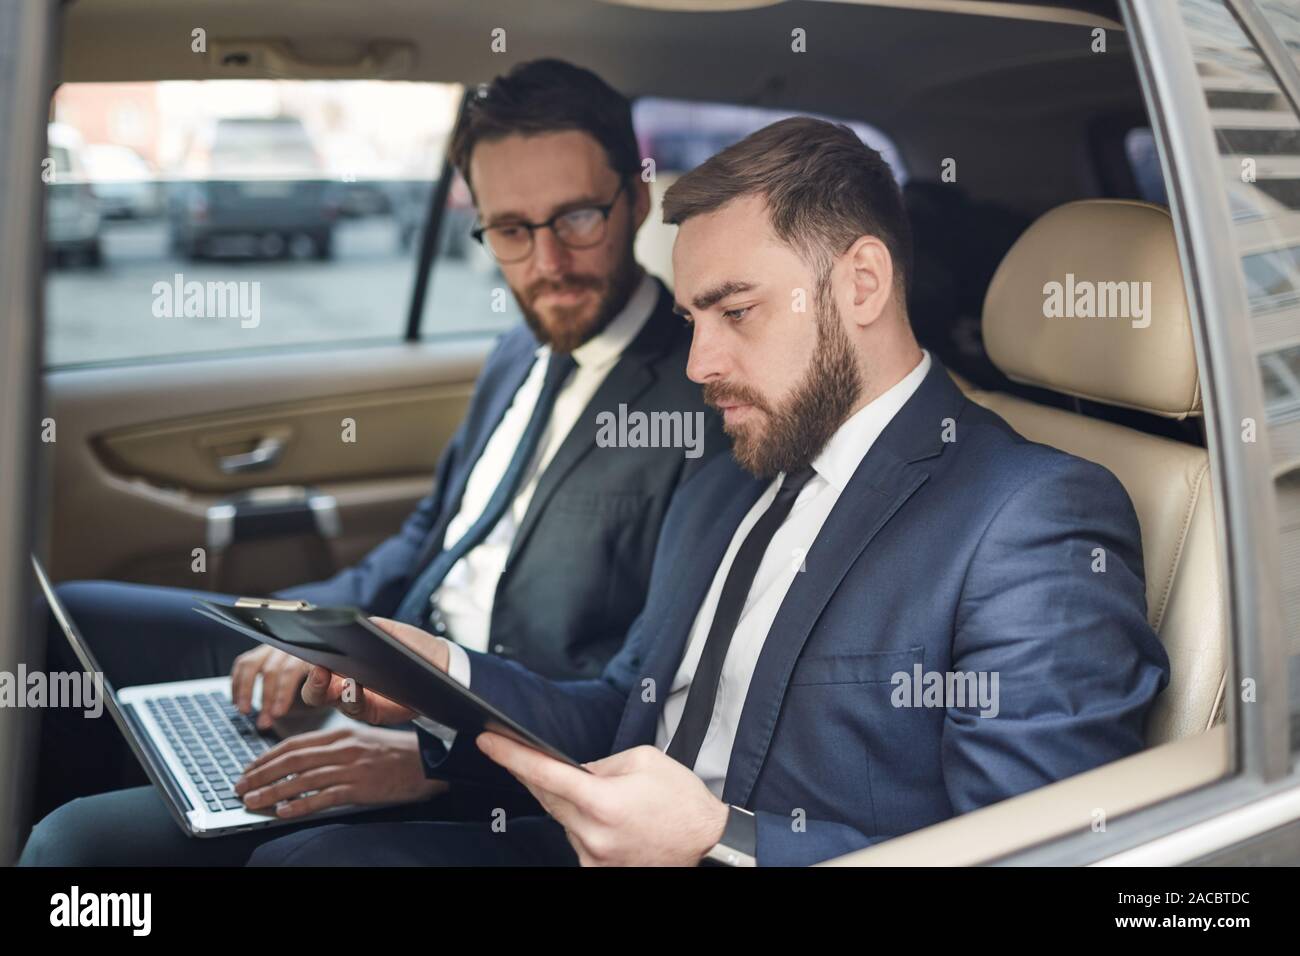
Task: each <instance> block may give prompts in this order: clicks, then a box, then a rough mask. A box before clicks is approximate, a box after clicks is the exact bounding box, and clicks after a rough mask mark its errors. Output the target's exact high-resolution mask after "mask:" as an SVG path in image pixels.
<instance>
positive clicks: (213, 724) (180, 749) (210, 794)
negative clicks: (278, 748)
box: [145, 691, 277, 812]
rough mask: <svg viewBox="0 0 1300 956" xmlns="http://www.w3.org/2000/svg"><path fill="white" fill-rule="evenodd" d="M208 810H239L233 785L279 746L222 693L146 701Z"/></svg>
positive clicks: (254, 716) (251, 715)
mask: <svg viewBox="0 0 1300 956" xmlns="http://www.w3.org/2000/svg"><path fill="white" fill-rule="evenodd" d="M145 704H146V705H147V706H148V708H149V713H151V714H152V715H153V718H154V720H156V721H157V722H158V725H159V726H160V727H162V730H163V735H164V736H166V738H167V742H168V743H169V744H171V748H172V750H173V751H175V753H176V755H177V756H178V757H179V758H180V761H181V765H182V766H183V767H184V768H185V773H187V774H188V775H189V778H190V781H191V782H192V783H193V784H194V786H195V787H196V788H197V789H198V791H199V793H200V794H201V795H202V797H203V801H204V803H206V804H207V807H208V809H209V810H211V811H213V812H220V811H222V810H237V809H239V808H241V807H243V805H244V802H243V801H242V800H240V799H239V798H238V797H237V796H235V786H234V785H235V781H236V780H238V779H239V775H240V774H241V773H242V772H243V770H244V768H245V767H247V766H248V765H249V763H251V762H252V760H253V758H254V757H256V756H257V755H258V754H260V753H263V752H265V751H267V750H270V749H271V748H272V747H274V746H275V744H276V743H277V741H276V740H275V739H274V738H272V737H268V736H265V735H264V734H262V733H261V731H259V730H258V729H257V725H256V723H255V721H256V720H257V712H256V711H254V712H253V713H251V714H247V715H245V714H241V713H240V712H239V711H238V710H237V709H236V708H235V705H234V704H233V703H232V702H231V700H230V698H229V697H227V696H225V695H224V694H222V693H221V692H220V691H213V692H211V693H201V694H178V695H176V696H175V697H156V698H153V699H152V700H148V701H145Z"/></svg>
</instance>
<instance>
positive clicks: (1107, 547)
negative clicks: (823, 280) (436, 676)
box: [420, 362, 1169, 865]
mask: <svg viewBox="0 0 1300 956" xmlns="http://www.w3.org/2000/svg"><path fill="white" fill-rule="evenodd" d="M948 425H950V426H951V427H950V428H949V429H948V434H946V435H945V426H948ZM945 438H950V439H953V440H950V441H946V440H945ZM767 486H768V482H766V481H758V480H755V479H753V478H752V477H750V476H749V475H747V474H746V473H745V472H743V471H742V470H741V469H740V468H739V467H738V466H737V465H736V464H735V463H734V461H733V460H732V458H731V456H730V455H728V456H725V457H721V456H720V457H718V458H716V459H714V460H713V461H712V462H710V463H709V465H708V466H707V467H706V468H705V469H704V470H702V471H701V472H700V473H699V474H698V475H697V476H695V477H694V478H693V479H692V480H691V481H690V482H689V484H687V485H685V486H684V487H683V488H682V489H681V491H680V492H679V493H678V495H677V498H676V499H675V500H674V501H673V505H672V508H671V510H670V511H669V514H668V517H667V519H666V521H665V524H664V528H663V533H662V536H661V538H660V542H659V548H658V552H657V554H656V556H655V563H654V572H653V576H652V579H651V584H650V593H649V596H648V598H647V601H646V606H645V609H644V610H643V612H642V613H641V615H640V617H639V618H638V619H637V621H636V623H635V624H634V625H633V627H632V629H631V631H630V633H629V634H628V637H627V642H626V644H625V646H624V648H623V650H622V651H621V652H620V653H619V654H618V656H616V657H615V658H614V659H613V660H612V661H611V662H610V664H609V666H608V667H607V668H606V670H605V672H604V674H603V675H602V676H601V677H600V678H599V679H597V680H585V681H568V682H556V681H551V680H547V679H545V678H543V677H541V676H538V675H536V674H533V673H530V672H529V671H528V670H526V669H524V668H522V667H519V666H517V665H515V664H513V663H511V662H509V661H503V660H500V659H492V658H488V657H484V656H482V655H476V654H471V655H470V656H471V659H472V669H471V687H472V688H473V689H474V691H475V692H477V693H478V694H480V695H482V696H483V697H485V698H486V699H487V700H489V701H491V702H493V703H494V704H496V705H497V706H498V707H500V708H501V709H503V710H504V711H506V712H507V713H509V714H510V715H511V716H513V717H515V718H516V719H517V720H519V721H520V722H521V723H523V724H524V725H525V726H527V727H529V728H531V729H533V730H534V731H536V732H537V733H538V734H540V735H541V736H542V737H543V738H545V739H547V740H549V741H550V742H552V743H554V744H555V745H556V746H558V747H559V748H560V749H562V750H564V751H565V752H567V753H568V754H569V755H570V756H572V757H574V758H575V759H577V760H579V761H589V760H595V759H598V758H601V757H604V756H607V755H609V754H611V753H616V752H619V751H622V750H625V749H628V748H630V747H635V746H637V745H641V744H653V743H654V741H655V731H656V725H657V722H658V718H659V714H660V710H661V707H662V704H663V700H664V698H665V697H666V695H667V689H668V688H669V686H670V685H671V682H672V678H673V676H674V674H675V673H676V671H677V669H678V666H679V664H680V662H681V660H682V656H683V653H684V649H685V645H686V641H687V637H688V635H689V633H690V630H691V627H692V623H693V621H694V620H695V616H696V613H697V611H698V609H699V607H700V604H701V602H702V601H703V599H704V596H705V594H706V592H707V590H708V588H709V585H710V582H711V581H712V580H713V577H714V574H715V572H716V570H717V568H718V565H719V564H720V562H721V560H722V557H723V554H724V552H725V551H726V549H727V545H728V543H729V542H730V541H731V539H732V536H733V535H734V533H735V530H736V527H737V526H738V525H739V523H740V521H741V519H742V518H743V517H744V516H745V514H746V512H748V511H749V509H750V507H751V506H752V505H753V503H754V502H755V501H756V500H757V499H758V497H759V496H760V495H761V494H762V492H763V490H764V488H766V487H767ZM1099 548H1100V549H1103V551H1104V554H1105V565H1104V567H1105V570H1104V571H1101V570H1095V569H1096V568H1099V567H1100V563H1099V562H1098V561H1097V554H1098V552H1097V551H1096V549H1099ZM805 567H806V570H804V571H803V572H802V573H800V574H797V575H796V576H795V580H794V583H793V584H792V585H791V587H790V589H789V591H788V593H787V594H786V596H785V599H784V602H783V603H782V605H781V607H780V610H779V612H778V614H777V617H776V619H775V621H774V623H773V625H772V628H771V630H770V632H769V633H768V636H767V640H766V642H765V644H764V646H763V650H762V653H761V655H760V657H759V660H758V664H757V667H756V669H755V671H754V675H753V680H752V682H751V684H750V686H749V693H748V696H747V697H746V700H745V704H744V709H743V712H742V715H741V719H740V724H739V727H738V730H737V733H736V738H735V744H734V747H733V748H732V752H731V760H730V764H729V767H728V772H727V778H726V783H725V788H724V793H723V799H724V800H726V801H727V802H728V803H733V804H736V805H739V806H744V807H746V808H748V809H751V810H753V811H755V812H756V814H757V817H758V823H757V827H758V862H759V864H760V865H770V864H776V865H786V864H806V863H812V862H815V861H819V860H825V859H828V858H831V857H835V856H838V855H840V854H843V853H846V852H848V851H851V850H855V849H858V848H860V847H865V846H868V845H870V844H873V843H876V842H878V841H881V840H885V839H888V838H889V837H893V836H897V835H899V834H903V833H906V832H908V831H910V830H915V829H918V828H920V827H924V826H927V825H930V824H933V823H937V822H939V821H941V820H944V819H946V818H948V817H951V816H953V815H954V814H959V813H964V812H966V811H969V810H974V809H976V808H977V807H983V806H986V805H988V804H991V803H996V802H997V801H999V800H1003V799H1005V798H1007V797H1010V796H1013V795H1015V794H1019V793H1023V792H1025V791H1027V790H1032V789H1034V788H1035V787H1040V786H1043V785H1044V784H1047V783H1051V782H1053V781H1055V780H1060V779H1062V778H1064V777H1069V776H1071V775H1073V774H1077V773H1080V772H1082V771H1085V770H1088V769H1090V768H1093V767H1096V766H1099V765H1101V764H1105V763H1107V762H1109V761H1113V760H1117V759H1119V758H1121V757H1124V756H1127V755H1129V754H1132V753H1134V752H1136V751H1138V750H1139V749H1141V748H1142V747H1143V745H1144V739H1143V730H1144V724H1145V721H1146V717H1147V713H1148V711H1149V710H1150V708H1151V704H1152V702H1153V700H1154V699H1155V698H1156V695H1157V694H1159V693H1160V691H1161V690H1162V689H1163V688H1164V686H1165V685H1166V684H1167V682H1168V676H1169V663H1168V658H1167V656H1166V654H1165V652H1164V649H1163V648H1162V647H1161V645H1160V642H1159V640H1158V638H1157V637H1156V635H1155V633H1154V632H1153V631H1152V629H1151V627H1150V626H1149V625H1148V623H1147V617H1146V598H1145V588H1144V582H1143V566H1142V553H1141V543H1140V536H1139V530H1138V522H1137V517H1136V515H1135V513H1134V510H1133V506H1132V503H1131V502H1130V501H1129V498H1128V495H1127V494H1126V493H1125V491H1124V489H1123V487H1122V486H1121V485H1120V483H1119V481H1118V480H1117V479H1116V478H1115V477H1114V476H1113V475H1112V474H1111V473H1110V472H1109V471H1107V470H1106V469H1104V468H1102V467H1100V466H1098V465H1096V464H1093V463H1090V462H1087V461H1084V460H1082V459H1079V458H1075V457H1073V456H1071V455H1067V454H1065V453H1063V452H1060V451H1057V450H1055V449H1052V448H1049V447H1047V446H1045V445H1039V444H1034V443H1031V442H1029V441H1027V440H1025V439H1024V438H1022V437H1020V436H1019V435H1017V434H1016V433H1015V432H1014V431H1013V430H1012V429H1011V427H1010V426H1009V425H1007V424H1006V423H1005V422H1004V421H1003V420H1002V419H1000V418H998V417H997V416H996V415H994V414H993V413H991V412H989V411H987V410H986V409H984V408H981V407H980V406H978V405H975V404H973V403H971V402H970V401H968V400H967V399H966V398H965V397H964V396H963V395H962V394H961V392H960V391H959V390H958V389H957V388H956V386H954V385H953V383H952V381H951V379H950V378H949V377H948V374H947V372H946V371H945V370H944V368H943V367H942V366H941V365H940V364H939V363H938V362H935V363H934V365H933V367H932V368H931V370H930V372H929V374H928V375H927V376H926V378H925V380H924V381H923V382H922V384H921V386H920V388H919V389H918V390H917V391H916V393H914V394H913V396H912V397H911V399H909V401H908V402H907V403H906V405H904V407H903V408H902V409H901V410H900V411H899V413H898V414H897V415H896V417H895V418H894V419H893V421H892V422H890V424H889V425H888V426H887V427H886V429H885V430H884V432H883V433H882V434H881V435H880V437H879V438H878V439H877V440H876V442H875V444H874V445H873V446H872V447H871V450H870V451H869V452H868V453H867V454H866V456H865V457H864V458H863V460H862V463H861V464H860V466H859V467H858V469H857V471H856V472H855V474H854V476H853V478H852V479H851V481H850V483H849V484H848V486H847V487H846V488H845V490H844V492H843V494H842V495H841V496H840V498H839V500H838V501H837V502H836V505H835V508H834V510H833V511H832V512H831V514H830V516H829V517H828V518H827V520H826V523H825V524H824V526H823V527H822V530H821V533H820V534H819V535H818V537H817V540H816V542H815V543H814V545H813V546H812V548H811V549H810V550H809V552H808V554H807V557H806V562H805ZM917 665H920V667H921V668H922V669H923V670H924V671H926V672H931V671H934V672H941V673H943V672H949V671H961V672H985V673H986V674H992V673H994V672H996V673H997V675H998V679H999V701H998V713H997V716H996V717H982V716H979V711H980V707H979V706H978V705H973V704H971V705H968V706H965V707H960V706H942V705H940V706H928V707H927V706H921V707H913V706H907V707H900V706H895V704H894V702H893V698H894V696H895V691H896V685H895V684H894V683H893V682H892V680H893V678H894V675H896V674H898V673H900V672H905V673H909V674H910V673H912V672H913V671H914V668H915V667H916V666H917ZM420 734H421V747H422V753H423V756H424V760H425V766H426V770H427V771H428V773H429V774H430V775H431V776H437V777H443V778H445V779H449V780H453V781H455V780H462V781H466V782H477V783H481V784H507V785H508V784H510V783H512V778H510V777H509V776H508V775H506V774H505V773H504V771H502V770H501V769H500V768H499V767H497V766H496V765H494V764H492V763H491V762H490V761H488V760H487V759H486V758H485V757H484V756H483V755H482V754H481V753H480V752H479V751H478V749H477V747H476V746H475V744H474V740H473V738H472V736H471V735H460V736H459V737H457V739H456V742H455V744H454V745H453V746H452V747H451V748H450V750H448V749H447V748H446V747H445V746H444V745H443V744H442V743H441V742H440V741H438V740H436V738H434V737H432V736H430V735H428V734H427V733H425V732H424V731H421V732H420Z"/></svg>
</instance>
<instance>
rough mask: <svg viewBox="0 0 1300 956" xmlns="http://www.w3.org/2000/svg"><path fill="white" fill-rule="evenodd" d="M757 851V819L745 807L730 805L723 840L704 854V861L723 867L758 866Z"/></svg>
mask: <svg viewBox="0 0 1300 956" xmlns="http://www.w3.org/2000/svg"><path fill="white" fill-rule="evenodd" d="M757 850H758V820H757V818H755V816H754V815H753V814H752V813H750V812H749V811H748V810H746V809H745V808H744V807H738V806H735V805H734V804H728V805H727V825H726V826H725V827H724V828H723V830H722V839H721V840H719V841H718V842H717V843H716V844H714V846H713V849H711V850H710V851H709V852H708V853H706V854H704V861H708V862H710V863H717V864H720V865H722V866H758V860H757V859H756V858H755V854H756V853H757ZM704 861H701V862H704Z"/></svg>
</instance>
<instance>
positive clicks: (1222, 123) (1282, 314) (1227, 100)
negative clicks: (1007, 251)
mask: <svg viewBox="0 0 1300 956" xmlns="http://www.w3.org/2000/svg"><path fill="white" fill-rule="evenodd" d="M1180 3H1181V8H1182V11H1183V14H1184V17H1185V18H1186V22H1187V26H1188V35H1189V38H1190V39H1191V41H1192V46H1193V55H1194V56H1195V58H1196V61H1197V71H1198V73H1199V75H1200V78H1201V83H1202V85H1203V86H1204V88H1205V94H1206V102H1207V104H1208V106H1209V108H1210V120H1211V123H1212V124H1213V126H1214V129H1215V135H1216V138H1217V145H1218V151H1219V154H1220V156H1221V157H1222V160H1221V161H1222V164H1223V165H1222V168H1223V177H1224V182H1225V184H1226V186H1227V188H1228V191H1229V197H1230V198H1234V212H1233V220H1234V222H1233V231H1232V238H1233V241H1234V243H1235V246H1236V251H1237V254H1238V256H1239V260H1240V263H1241V269H1242V273H1243V276H1244V278H1245V282H1246V290H1247V297H1248V306H1249V315H1248V316H1247V321H1246V322H1245V325H1244V328H1245V331H1246V333H1247V334H1249V335H1250V336H1251V340H1252V343H1253V345H1254V350H1255V354H1256V357H1257V361H1258V363H1259V373H1260V385H1261V390H1262V393H1263V397H1264V405H1265V411H1266V417H1267V421H1265V422H1262V423H1254V424H1255V426H1256V427H1257V428H1258V429H1260V430H1262V431H1264V432H1265V433H1266V435H1267V439H1268V447H1269V449H1270V453H1271V455H1272V460H1271V462H1270V465H1271V468H1272V471H1273V474H1274V475H1275V476H1276V484H1275V488H1276V491H1277V496H1278V498H1277V505H1278V515H1279V518H1280V523H1281V527H1280V529H1279V534H1280V537H1279V542H1278V544H1279V551H1278V558H1279V560H1280V564H1281V577H1282V589H1283V594H1282V600H1283V605H1284V623H1285V626H1286V629H1287V640H1288V642H1289V648H1290V654H1291V657H1290V694H1291V705H1292V706H1291V713H1292V734H1291V741H1292V749H1293V750H1295V749H1300V733H1298V732H1297V731H1300V212H1298V211H1297V208H1296V207H1297V202H1296V183H1297V181H1300V117H1298V116H1297V115H1296V112H1295V110H1294V109H1293V108H1292V106H1291V104H1290V102H1289V101H1288V100H1287V98H1286V96H1285V95H1284V94H1283V91H1282V89H1281V87H1280V86H1279V84H1278V80H1277V77H1276V75H1275V74H1274V72H1273V70H1272V68H1271V67H1270V66H1269V64H1268V63H1267V62H1266V61H1265V59H1264V58H1263V57H1262V56H1261V54H1260V53H1259V51H1258V49H1257V48H1256V46H1255V45H1254V43H1252V41H1251V40H1250V39H1249V38H1248V36H1247V35H1246V33H1245V32H1244V30H1243V29H1242V27H1241V25H1240V24H1239V23H1238V22H1237V20H1236V19H1235V17H1234V16H1233V14H1232V13H1231V12H1230V11H1229V10H1228V8H1227V7H1226V6H1225V5H1224V3H1223V2H1222V0H1180ZM1261 8H1267V9H1268V11H1269V12H1268V16H1269V18H1270V20H1271V22H1272V24H1273V26H1274V29H1275V30H1276V31H1277V32H1278V34H1279V36H1281V37H1283V38H1284V42H1285V43H1286V44H1287V46H1288V47H1289V48H1290V49H1291V51H1293V52H1295V51H1298V50H1300V14H1297V12H1296V11H1295V10H1294V9H1293V8H1294V4H1285V5H1284V4H1281V3H1264V4H1261ZM1243 206H1244V208H1247V209H1249V210H1250V214H1249V215H1240V214H1239V210H1240V209H1242V208H1243ZM1250 425H1251V423H1243V434H1242V439H1243V441H1244V442H1248V441H1250V440H1251V437H1250V433H1249V428H1250ZM1247 447H1249V446H1247Z"/></svg>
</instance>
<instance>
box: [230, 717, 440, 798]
mask: <svg viewBox="0 0 1300 956" xmlns="http://www.w3.org/2000/svg"><path fill="white" fill-rule="evenodd" d="M447 789H448V785H447V784H446V783H445V782H443V781H441V780H430V779H428V778H427V777H425V775H424V765H423V764H422V763H421V762H420V749H419V742H418V740H417V739H416V736H415V734H414V733H411V732H410V731H404V730H381V729H379V728H376V727H361V726H357V727H355V728H350V727H349V728H340V729H338V730H318V731H315V732H314V733H309V734H299V735H298V736H296V737H290V738H289V739H288V740H284V741H281V742H280V743H279V744H278V745H277V746H275V747H273V748H271V749H270V750H268V751H266V753H264V754H260V755H259V756H258V758H257V759H256V760H254V761H253V762H252V763H251V764H249V765H248V767H247V768H245V770H244V775H243V776H242V777H240V778H239V780H238V781H236V783H235V793H236V794H238V795H239V796H240V797H242V798H243V800H244V805H245V806H246V807H248V809H250V810H261V809H266V808H268V807H275V815H276V816H277V817H281V818H291V817H300V816H302V815H303V814H305V813H313V812H315V811H317V810H324V809H325V808H326V807H337V806H342V805H344V804H352V805H354V806H365V805H369V804H376V803H414V802H415V801H417V800H427V799H428V798H429V797H432V796H434V795H436V794H439V793H443V792H444V791H446V790H447ZM312 791H315V792H312ZM308 794H309V795H308Z"/></svg>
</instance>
